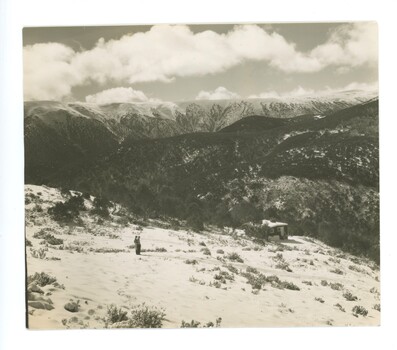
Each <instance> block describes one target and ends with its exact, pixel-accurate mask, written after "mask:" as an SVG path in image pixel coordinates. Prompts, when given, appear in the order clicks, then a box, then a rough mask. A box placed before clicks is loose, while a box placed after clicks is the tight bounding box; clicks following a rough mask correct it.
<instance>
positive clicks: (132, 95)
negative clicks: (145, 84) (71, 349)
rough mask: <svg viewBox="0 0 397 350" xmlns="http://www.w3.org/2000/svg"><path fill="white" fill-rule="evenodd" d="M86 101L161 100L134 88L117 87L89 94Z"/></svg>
mask: <svg viewBox="0 0 397 350" xmlns="http://www.w3.org/2000/svg"><path fill="white" fill-rule="evenodd" d="M85 100H86V102H89V103H96V104H107V103H115V102H118V103H123V102H124V103H125V102H149V101H150V102H159V101H160V100H156V99H149V98H148V97H147V96H146V95H145V94H144V93H143V92H142V91H139V90H134V89H133V88H131V87H129V88H125V87H117V88H112V89H107V90H104V91H101V92H98V93H96V94H93V95H88V96H86V98H85Z"/></svg>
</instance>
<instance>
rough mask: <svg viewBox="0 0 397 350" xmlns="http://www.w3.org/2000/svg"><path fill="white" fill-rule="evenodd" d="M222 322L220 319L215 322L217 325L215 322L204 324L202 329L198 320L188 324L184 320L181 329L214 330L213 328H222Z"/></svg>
mask: <svg viewBox="0 0 397 350" xmlns="http://www.w3.org/2000/svg"><path fill="white" fill-rule="evenodd" d="M221 322H222V318H221V317H218V318H217V319H216V320H215V324H214V322H211V321H210V322H207V323H206V324H204V325H203V326H202V327H200V325H201V322H198V321H196V320H191V321H190V322H186V321H184V320H182V323H181V328H213V327H217V328H218V327H220V326H221Z"/></svg>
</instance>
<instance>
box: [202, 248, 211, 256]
mask: <svg viewBox="0 0 397 350" xmlns="http://www.w3.org/2000/svg"><path fill="white" fill-rule="evenodd" d="M200 251H201V252H203V254H204V255H211V251H210V250H209V249H208V248H207V247H204V248H201V249H200Z"/></svg>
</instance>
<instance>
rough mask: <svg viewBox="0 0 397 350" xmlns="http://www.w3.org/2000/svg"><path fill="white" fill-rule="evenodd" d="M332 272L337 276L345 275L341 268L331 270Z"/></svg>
mask: <svg viewBox="0 0 397 350" xmlns="http://www.w3.org/2000/svg"><path fill="white" fill-rule="evenodd" d="M330 272H332V273H336V274H337V275H343V274H344V272H343V271H342V270H341V269H339V268H336V269H333V270H330Z"/></svg>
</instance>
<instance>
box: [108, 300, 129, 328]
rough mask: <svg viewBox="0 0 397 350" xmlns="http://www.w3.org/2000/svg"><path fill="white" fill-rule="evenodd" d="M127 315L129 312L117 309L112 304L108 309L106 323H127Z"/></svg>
mask: <svg viewBox="0 0 397 350" xmlns="http://www.w3.org/2000/svg"><path fill="white" fill-rule="evenodd" d="M127 313H128V312H127V311H124V310H122V309H121V308H117V306H116V305H114V304H112V305H110V306H108V308H107V312H106V317H105V323H106V324H113V323H116V322H122V321H127V320H128V317H127Z"/></svg>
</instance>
